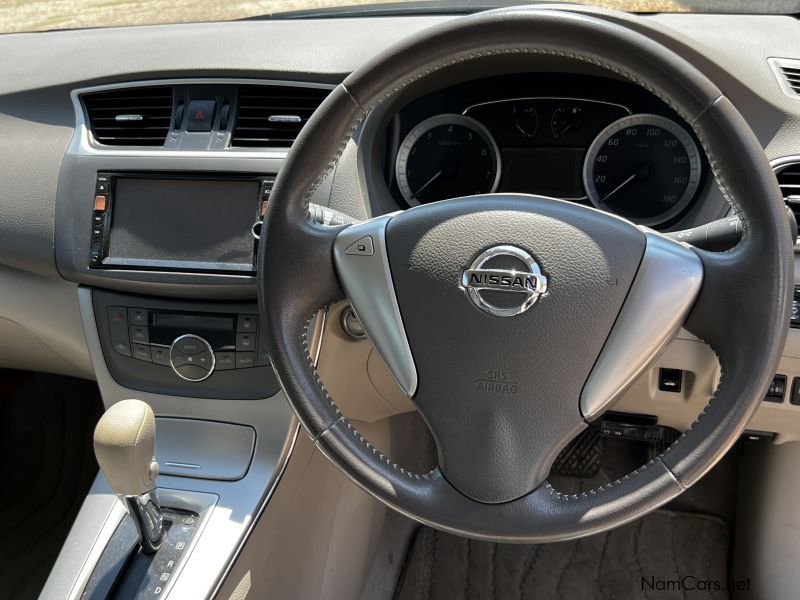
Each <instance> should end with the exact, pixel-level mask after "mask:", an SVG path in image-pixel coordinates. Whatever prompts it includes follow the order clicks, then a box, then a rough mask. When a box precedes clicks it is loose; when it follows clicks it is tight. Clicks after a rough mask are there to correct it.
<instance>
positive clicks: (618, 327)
mask: <svg viewBox="0 0 800 600" xmlns="http://www.w3.org/2000/svg"><path fill="white" fill-rule="evenodd" d="M645 237H646V238H647V247H646V248H645V252H644V256H643V257H642V262H641V265H640V266H639V270H638V271H637V273H636V277H635V279H634V280H633V284H632V286H631V289H630V292H629V293H628V296H627V298H626V299H625V303H624V304H623V305H622V309H621V310H620V313H619V316H618V317H617V321H616V322H615V323H614V327H613V329H612V330H611V333H610V334H609V336H608V340H607V341H606V343H605V346H603V350H602V351H601V353H600V356H599V357H598V359H597V362H596V363H595V365H594V368H593V369H592V372H591V373H590V374H589V378H588V379H587V381H586V385H585V386H584V388H583V392H582V393H581V398H580V408H581V414H583V417H584V418H585V419H586V420H587V421H591V420H593V419H595V418H597V417H599V416H600V415H601V414H602V413H603V412H604V411H605V410H606V409H607V408H608V407H609V406H610V405H612V404H613V403H614V402H615V401H616V400H618V399H619V398H620V396H622V394H623V393H624V392H625V391H626V390H627V389H628V388H629V387H630V386H631V385H632V384H633V383H634V382H635V381H636V379H637V378H638V377H639V376H640V375H641V374H642V373H643V372H644V371H645V370H646V369H647V368H648V367H649V366H650V365H651V364H652V363H653V361H655V359H656V358H658V356H659V355H660V354H661V352H662V351H663V350H664V349H665V348H666V346H667V344H669V343H670V342H671V341H672V340H673V339H674V338H675V336H676V335H677V334H678V332H679V331H680V329H681V327H682V326H683V324H684V322H685V321H686V318H687V316H688V315H689V312H690V310H691V308H692V306H693V305H694V302H695V300H696V299H697V296H698V295H699V293H700V288H701V286H702V284H703V263H702V262H701V260H700V257H699V256H697V254H696V253H695V252H693V251H692V250H691V249H689V248H688V247H686V246H684V245H682V244H680V243H678V242H675V241H673V240H670V239H668V238H665V237H664V236H662V235H659V234H657V233H653V232H649V231H648V232H647V233H645Z"/></svg>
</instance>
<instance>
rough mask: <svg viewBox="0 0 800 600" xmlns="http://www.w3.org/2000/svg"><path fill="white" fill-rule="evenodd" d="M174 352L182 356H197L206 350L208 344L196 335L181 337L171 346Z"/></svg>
mask: <svg viewBox="0 0 800 600" xmlns="http://www.w3.org/2000/svg"><path fill="white" fill-rule="evenodd" d="M172 347H173V348H175V350H177V351H179V352H182V353H183V354H197V353H198V352H202V351H203V350H207V349H208V344H207V343H206V342H205V340H203V339H202V338H200V337H197V336H196V335H186V336H181V337H179V338H178V339H177V340H175V342H174V343H173V345H172Z"/></svg>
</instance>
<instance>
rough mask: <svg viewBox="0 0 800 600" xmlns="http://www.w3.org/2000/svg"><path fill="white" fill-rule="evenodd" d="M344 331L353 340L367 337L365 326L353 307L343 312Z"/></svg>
mask: <svg viewBox="0 0 800 600" xmlns="http://www.w3.org/2000/svg"><path fill="white" fill-rule="evenodd" d="M341 319H342V329H344V332H345V333H346V334H347V335H349V336H350V337H351V338H353V339H356V340H360V339H363V338H364V337H365V336H366V332H365V331H364V326H363V325H362V324H361V321H359V320H358V317H357V316H356V313H355V311H354V310H353V307H352V306H348V307H347V308H345V309H344V310H343V311H342V317H341Z"/></svg>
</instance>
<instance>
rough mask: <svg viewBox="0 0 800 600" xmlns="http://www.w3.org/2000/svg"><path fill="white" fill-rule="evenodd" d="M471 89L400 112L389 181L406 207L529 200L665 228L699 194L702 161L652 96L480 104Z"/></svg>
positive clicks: (684, 129) (548, 97)
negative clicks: (511, 197) (465, 199)
mask: <svg viewBox="0 0 800 600" xmlns="http://www.w3.org/2000/svg"><path fill="white" fill-rule="evenodd" d="M617 85H619V84H618V83H617ZM499 87H501V88H502V87H503V86H499ZM612 87H613V86H612ZM475 89H486V88H484V87H483V86H478V87H476V88H475ZM489 89H491V88H489ZM618 89H620V88H618ZM469 91H470V90H469V89H468V90H467V91H465V92H464V93H462V94H458V93H455V94H454V93H450V94H440V95H439V97H434V98H433V99H431V100H430V101H429V102H428V104H429V106H428V107H427V108H428V110H427V111H426V110H425V109H424V108H425V102H424V99H422V100H421V101H417V103H416V106H415V107H412V109H411V110H409V111H407V112H408V113H409V114H407V115H404V114H403V112H402V111H401V115H400V119H399V121H400V124H401V129H403V126H405V129H404V130H402V131H400V132H398V133H400V135H398V136H396V139H397V140H398V143H397V145H396V148H393V149H391V150H392V157H393V160H392V163H393V164H392V167H393V169H392V170H393V172H392V173H390V174H389V177H388V179H389V182H390V185H391V187H392V189H393V191H394V193H395V195H396V196H398V197H399V198H398V199H399V200H400V201H401V202H402V203H405V204H406V205H407V206H416V205H418V204H424V203H428V202H435V201H438V200H444V199H447V198H457V197H462V196H471V195H476V194H488V193H494V192H508V193H527V194H536V195H542V196H550V197H555V198H560V199H565V200H571V201H576V202H585V203H590V204H591V205H593V206H594V207H596V208H599V209H601V210H605V211H608V212H613V213H615V214H618V215H620V216H623V217H625V218H628V219H630V220H632V221H634V222H636V223H639V224H641V225H647V226H651V227H664V226H667V225H669V224H670V223H672V222H674V221H675V220H676V219H677V218H679V217H680V216H681V215H682V214H684V213H685V212H686V210H687V209H688V208H689V206H690V205H691V204H692V203H693V201H694V200H695V198H696V197H697V195H698V192H699V190H700V189H701V184H702V180H703V175H704V171H705V165H706V159H705V156H704V155H703V154H702V153H701V152H700V150H699V145H698V143H697V141H696V139H695V138H694V135H693V134H692V133H691V132H690V129H689V128H688V126H687V125H686V124H685V123H683V122H682V121H681V120H680V118H679V117H678V116H677V115H675V114H674V113H672V112H671V111H670V109H668V108H667V107H666V106H664V105H662V104H661V103H660V101H657V100H656V99H655V98H652V97H642V95H641V93H639V94H638V95H637V94H633V93H630V94H625V93H618V94H617V95H618V96H619V98H617V97H614V98H613V99H607V97H606V98H603V99H597V98H584V97H579V96H578V95H573V94H569V93H565V94H563V95H560V94H542V95H535V94H524V95H519V96H512V97H492V98H488V99H480V96H481V94H480V93H475V91H474V90H473V91H472V93H469ZM642 92H643V90H642ZM612 95H613V94H612ZM459 96H462V98H459ZM470 96H472V98H470ZM606 96H608V95H606ZM473 99H475V100H479V101H471V100H473ZM459 100H460V101H461V103H459ZM440 109H443V110H441V112H438V110H440ZM431 111H436V112H435V113H434V114H429V113H430V112H431ZM426 112H427V113H428V114H426ZM409 117H410V118H409Z"/></svg>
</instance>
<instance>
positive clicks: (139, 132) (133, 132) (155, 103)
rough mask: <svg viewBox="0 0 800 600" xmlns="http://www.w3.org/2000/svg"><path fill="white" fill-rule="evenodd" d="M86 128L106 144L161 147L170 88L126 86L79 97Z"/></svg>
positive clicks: (167, 123)
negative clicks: (86, 120)
mask: <svg viewBox="0 0 800 600" xmlns="http://www.w3.org/2000/svg"><path fill="white" fill-rule="evenodd" d="M81 99H82V100H83V105H84V106H85V108H86V115H87V118H88V122H89V129H90V130H91V132H92V134H93V135H94V137H95V139H96V140H97V141H98V142H99V143H100V144H104V145H107V146H163V145H164V142H165V140H166V139H167V134H168V133H169V128H170V124H171V123H172V110H173V98H172V88H171V87H168V86H159V87H141V88H125V89H119V90H109V91H103V92H92V93H89V94H85V95H83V96H82V97H81Z"/></svg>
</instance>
